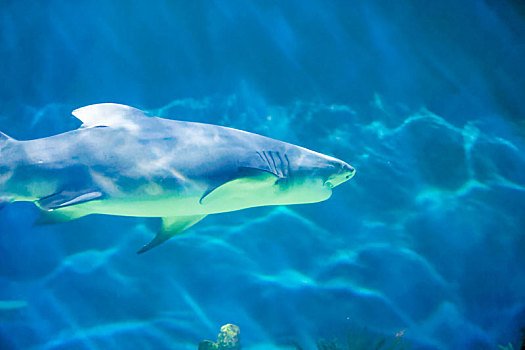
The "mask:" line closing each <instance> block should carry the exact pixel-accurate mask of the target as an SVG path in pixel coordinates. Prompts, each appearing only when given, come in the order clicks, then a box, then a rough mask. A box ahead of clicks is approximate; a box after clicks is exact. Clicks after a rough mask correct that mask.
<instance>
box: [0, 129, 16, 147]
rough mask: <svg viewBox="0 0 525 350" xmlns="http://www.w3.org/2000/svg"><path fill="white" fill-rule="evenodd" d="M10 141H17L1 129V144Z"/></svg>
mask: <svg viewBox="0 0 525 350" xmlns="http://www.w3.org/2000/svg"><path fill="white" fill-rule="evenodd" d="M9 141H15V139H14V138H12V137H9V136H7V135H6V134H4V133H3V132H1V131H0V146H2V145H3V144H4V143H7V142H9Z"/></svg>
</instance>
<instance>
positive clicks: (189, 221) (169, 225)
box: [137, 215, 206, 254]
mask: <svg viewBox="0 0 525 350" xmlns="http://www.w3.org/2000/svg"><path fill="white" fill-rule="evenodd" d="M205 216H206V215H193V216H174V217H169V218H162V228H161V229H160V231H159V233H157V235H156V236H155V238H153V240H152V241H151V242H149V243H148V244H146V245H145V246H144V247H142V248H141V249H140V250H139V251H138V252H137V254H142V253H145V252H147V251H148V250H150V249H152V248H155V247H156V246H158V245H159V244H161V243H164V242H165V241H167V240H168V239H170V238H171V237H173V236H175V235H178V234H179V233H181V232H182V231H184V230H186V229H187V228H189V227H191V226H193V225H195V224H196V223H198V222H199V221H201V220H202V219H204V217H205Z"/></svg>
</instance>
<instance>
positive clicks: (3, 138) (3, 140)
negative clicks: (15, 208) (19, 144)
mask: <svg viewBox="0 0 525 350" xmlns="http://www.w3.org/2000/svg"><path fill="white" fill-rule="evenodd" d="M14 141H16V140H15V139H13V138H12V137H9V136H7V135H6V134H4V133H3V132H1V131H0V180H1V178H2V175H3V174H2V171H3V170H2V150H3V149H4V148H6V147H7V146H8V145H9V144H10V143H11V142H14ZM2 186H3V184H2V182H1V181H0V209H2V207H4V206H5V205H6V204H7V203H9V202H10V201H11V200H12V199H11V198H8V197H7V196H5V195H4V193H2V192H3V191H2Z"/></svg>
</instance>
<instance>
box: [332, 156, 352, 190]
mask: <svg viewBox="0 0 525 350" xmlns="http://www.w3.org/2000/svg"><path fill="white" fill-rule="evenodd" d="M338 168H339V169H338V171H337V172H336V173H335V174H333V175H331V176H330V177H329V178H328V179H327V180H326V181H325V185H326V186H328V187H330V188H334V187H336V186H339V185H340V184H342V183H343V182H346V181H348V180H350V179H351V178H352V177H353V176H354V175H355V169H354V167H352V166H351V165H349V164H347V163H345V162H342V161H341V162H340V163H339V166H338Z"/></svg>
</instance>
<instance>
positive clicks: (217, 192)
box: [0, 103, 356, 254]
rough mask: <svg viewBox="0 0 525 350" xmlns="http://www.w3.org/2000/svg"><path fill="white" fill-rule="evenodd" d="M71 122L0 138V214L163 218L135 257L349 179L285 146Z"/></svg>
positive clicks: (168, 124)
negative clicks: (244, 212)
mask: <svg viewBox="0 0 525 350" xmlns="http://www.w3.org/2000/svg"><path fill="white" fill-rule="evenodd" d="M72 114H73V115H74V116H75V117H76V118H78V119H79V120H80V121H81V122H82V125H81V126H80V127H79V128H78V129H76V130H72V131H68V132H65V133H62V134H58V135H53V136H49V137H45V138H40V139H34V140H26V141H20V140H15V139H14V138H12V137H9V136H7V135H6V134H4V133H1V132H0V207H2V206H5V205H6V204H8V203H11V202H14V201H29V202H34V203H35V204H36V206H37V207H38V208H39V209H40V212H41V216H40V218H39V219H37V221H36V224H42V225H43V224H54V223H62V222H67V221H70V220H74V219H78V218H81V217H84V216H86V215H90V214H105V215H120V216H134V217H156V218H162V225H161V228H160V230H159V231H158V233H157V234H156V236H155V237H154V238H153V239H152V240H151V241H150V242H149V243H147V244H146V245H144V246H143V247H142V248H141V249H140V250H139V251H138V252H137V253H139V254H141V253H144V252H146V251H148V250H150V249H152V248H154V247H156V246H158V245H159V244H161V243H163V242H165V241H167V240H168V239H170V238H171V237H173V236H175V235H178V234H180V233H181V232H183V231H185V230H186V229H188V228H189V227H191V226H193V225H194V224H196V223H197V222H199V221H201V220H202V219H203V218H204V217H206V216H207V215H210V214H218V213H225V212H231V211H236V210H241V209H246V208H251V207H258V206H268V205H292V204H305V203H315V202H320V201H324V200H326V199H328V198H329V197H330V196H331V194H332V190H333V189H334V188H335V187H336V186H338V185H340V184H342V183H344V182H346V181H347V180H349V179H350V178H352V177H353V176H354V174H355V172H356V170H355V169H354V168H353V167H352V166H350V165H349V164H347V163H345V162H344V161H342V160H339V159H337V158H334V157H331V156H327V155H324V154H321V153H317V152H314V151H311V150H309V149H306V148H303V147H300V146H296V145H293V144H290V143H286V142H282V141H278V140H275V139H271V138H268V137H265V136H261V135H258V134H254V133H250V132H246V131H242V130H238V129H233V128H228V127H224V126H218V125H212V124H204V123H196V122H188V121H178V120H171V119H163V118H159V117H154V116H150V115H149V114H148V113H147V112H144V111H142V110H139V109H136V108H133V107H130V106H125V105H121V104H115V103H101V104H94V105H89V106H86V107H82V108H79V109H76V110H74V111H73V112H72Z"/></svg>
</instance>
